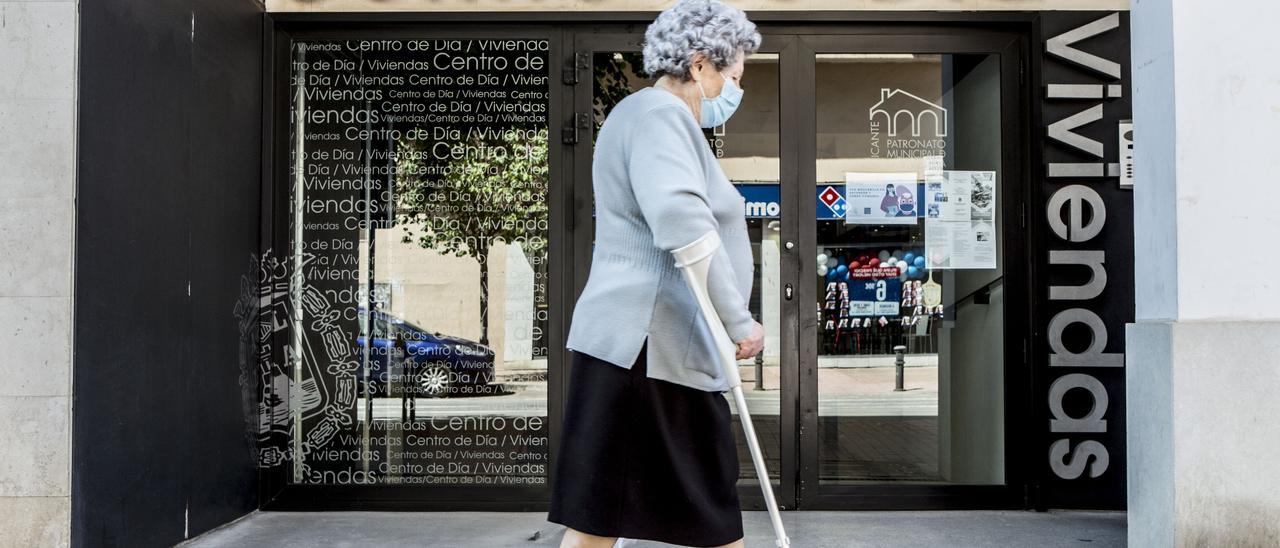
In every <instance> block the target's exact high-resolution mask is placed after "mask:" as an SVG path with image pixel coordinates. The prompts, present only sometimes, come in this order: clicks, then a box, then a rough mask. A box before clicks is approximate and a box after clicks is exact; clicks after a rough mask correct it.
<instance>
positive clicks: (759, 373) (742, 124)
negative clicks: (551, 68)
mask: <svg viewBox="0 0 1280 548" xmlns="http://www.w3.org/2000/svg"><path fill="white" fill-rule="evenodd" d="M641 39H642V35H640V34H633V33H617V34H607V33H598V34H597V33H593V34H579V35H578V37H577V43H576V45H575V54H574V56H575V57H574V60H573V63H574V65H575V67H576V68H575V69H574V70H576V74H573V75H571V74H570V73H566V83H569V85H572V86H574V94H573V95H574V97H575V103H574V106H573V109H574V112H575V114H574V118H573V119H572V124H573V126H572V127H566V128H565V130H566V133H565V137H566V142H569V141H574V143H573V145H574V146H573V147H572V149H573V152H572V154H573V156H574V166H575V167H574V174H575V177H574V179H575V180H574V192H575V198H574V204H575V209H576V221H575V237H574V240H575V242H577V245H576V246H575V251H576V255H575V267H574V271H575V272H576V273H577V276H578V278H577V279H575V287H576V288H577V290H578V292H580V291H581V288H582V286H583V284H585V283H586V273H587V271H588V270H589V264H590V257H591V246H592V241H593V239H594V236H593V234H594V223H593V214H592V211H593V207H594V206H593V201H592V198H591V196H592V194H591V179H590V175H591V153H590V152H591V148H590V144H591V143H592V142H593V139H594V135H595V131H596V129H598V128H599V127H600V124H602V123H603V122H604V119H605V116H607V115H608V114H609V111H610V110H611V109H612V108H613V106H614V105H616V104H617V103H618V102H619V101H621V100H622V99H623V98H624V97H626V96H627V95H628V94H630V93H632V92H634V91H636V90H638V89H640V88H642V87H644V86H649V85H652V83H653V78H652V77H651V76H650V75H649V74H646V73H645V72H644V69H643V58H642V55H641V53H640V47H641ZM794 42H795V40H794V39H793V37H789V36H787V37H777V36H768V37H766V39H765V41H764V44H763V46H762V48H761V51H760V52H759V53H757V54H755V55H753V56H751V57H750V58H748V59H747V61H746V69H745V71H744V73H743V78H742V88H743V89H744V91H745V95H744V99H743V103H742V105H741V106H740V107H739V108H738V110H737V112H736V113H735V114H734V116H733V118H732V119H731V120H729V122H727V123H726V124H725V125H723V126H720V127H716V128H713V129H710V130H707V131H706V138H707V146H708V147H710V148H711V149H712V150H713V151H714V152H715V154H716V156H717V157H718V158H720V162H721V167H722V168H723V169H724V172H725V174H726V175H727V176H728V177H729V179H730V180H731V181H732V182H733V184H734V185H735V186H737V188H738V190H739V191H740V192H741V193H742V195H743V197H744V208H745V210H744V214H745V215H746V217H747V227H748V230H749V232H750V235H751V240H752V253H753V255H754V259H755V278H754V280H753V284H752V293H751V301H750V305H749V306H750V309H751V312H752V314H753V315H755V317H756V319H757V321H759V322H760V323H761V324H762V325H763V326H764V328H765V334H766V335H765V345H764V346H765V348H764V352H762V353H761V354H760V355H759V356H757V357H756V358H755V359H753V360H743V361H741V362H740V363H739V368H740V371H741V375H742V379H743V388H744V390H745V392H746V396H747V402H748V407H749V410H750V411H751V416H752V419H753V421H754V424H755V427H756V431H757V434H758V435H759V437H760V445H761V448H762V450H763V452H764V455H765V459H766V461H767V463H768V468H769V473H770V478H771V480H772V482H773V485H774V489H775V493H776V494H777V498H778V501H779V504H780V505H781V506H783V507H785V508H794V504H795V503H794V478H795V471H796V468H795V466H796V461H795V459H794V458H788V457H786V455H788V454H790V455H794V454H795V439H796V437H795V435H796V429H795V427H794V426H795V424H796V418H795V416H794V410H795V405H794V402H795V401H796V400H795V398H796V397H797V394H798V393H797V392H796V385H795V379H796V373H797V369H796V368H795V365H796V363H795V360H794V358H791V359H788V357H787V356H794V355H795V354H794V349H795V339H794V336H793V334H794V332H795V330H794V326H795V311H794V309H789V308H788V306H793V305H794V303H795V302H798V301H795V300H794V299H788V298H787V297H786V295H788V294H792V295H793V293H794V287H795V278H794V276H795V272H796V269H795V263H796V261H795V260H796V258H797V257H799V255H797V254H796V253H795V252H794V245H793V249H791V250H789V249H787V248H786V246H785V243H784V242H786V241H794V239H795V238H794V236H790V233H791V232H792V231H794V230H795V226H796V225H795V224H794V215H792V214H790V213H788V211H790V210H794V208H795V207H797V206H796V204H795V203H794V202H790V201H789V200H790V197H789V196H790V194H791V193H790V191H789V190H787V189H789V188H790V187H791V186H793V185H794V184H795V183H794V181H795V178H794V174H795V172H796V171H795V163H794V158H792V157H790V156H789V153H788V152H784V151H785V150H789V149H786V148H785V145H784V144H785V143H788V142H791V141H792V139H788V135H786V131H788V130H790V128H791V127H792V126H791V125H790V124H784V118H785V116H784V108H786V107H785V106H784V99H783V97H782V93H783V91H782V88H783V87H785V86H784V85H783V82H785V81H786V79H787V75H786V73H785V70H786V69H784V65H783V63H782V61H781V59H782V57H783V56H785V55H793V54H794ZM788 46H791V49H788ZM575 81H576V83H573V82H575ZM784 126H786V127H787V128H788V129H786V130H784ZM788 162H789V163H788ZM789 219H790V220H792V221H793V222H792V224H791V225H787V224H786V223H787V221H788V220H789ZM788 287H790V291H789V290H788ZM786 402H791V404H790V405H788V404H787V403H786ZM730 409H734V407H733V405H732V402H730ZM735 413H736V410H735ZM734 433H735V435H736V436H737V437H738V446H739V452H738V454H739V462H740V470H741V472H740V474H741V481H740V483H739V486H740V490H741V496H742V500H743V504H744V507H748V508H750V507H755V508H763V498H762V497H761V496H760V489H759V483H758V480H757V478H756V475H755V470H754V468H753V465H752V463H751V457H750V453H749V452H748V450H747V445H746V440H745V438H743V437H742V431H741V429H740V428H739V427H738V426H737V419H736V415H735V426H734Z"/></svg>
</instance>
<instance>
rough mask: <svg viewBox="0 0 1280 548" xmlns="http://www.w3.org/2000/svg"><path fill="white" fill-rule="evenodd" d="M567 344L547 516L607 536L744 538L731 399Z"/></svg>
mask: <svg viewBox="0 0 1280 548" xmlns="http://www.w3.org/2000/svg"><path fill="white" fill-rule="evenodd" d="M647 346H648V342H647V341H646V343H645V348H644V349H641V351H640V356H639V357H638V358H637V359H636V363H635V364H634V365H633V366H632V367H631V369H630V370H627V369H623V368H621V367H618V366H616V365H613V364H611V363H608V362H605V361H603V360H601V359H599V358H596V357H594V356H590V355H587V354H582V353H578V352H574V351H570V352H569V354H570V356H571V359H570V373H569V375H570V377H569V393H568V396H567V398H566V401H565V410H564V414H565V419H564V429H563V430H562V431H561V434H560V451H559V453H558V455H559V456H558V460H557V461H556V467H555V471H554V474H553V475H552V485H551V510H550V513H549V515H548V517H547V519H548V520H549V521H551V522H553V523H559V524H561V525H564V526H566V527H570V528H573V529H576V530H578V531H581V532H584V533H588V534H592V535H598V536H603V537H626V538H632V539H644V540H655V541H659V542H666V543H668V544H678V545H682V546H720V545H723V544H728V543H730V542H733V541H735V540H738V539H740V538H742V510H741V507H740V506H739V503H738V490H737V481H738V471H739V470H738V455H737V448H736V446H735V442H734V437H733V433H732V432H731V431H730V420H731V416H730V414H729V403H728V402H727V401H725V398H724V396H723V395H721V393H719V392H707V391H703V390H698V389H695V388H690V387H686V386H682V385H678V384H674V383H670V382H667V381H661V380H656V379H650V378H648V377H646V376H645V370H646V368H645V349H647Z"/></svg>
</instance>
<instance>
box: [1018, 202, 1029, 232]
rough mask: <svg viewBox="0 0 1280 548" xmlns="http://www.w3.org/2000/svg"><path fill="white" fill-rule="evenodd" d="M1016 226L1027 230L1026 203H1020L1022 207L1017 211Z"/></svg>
mask: <svg viewBox="0 0 1280 548" xmlns="http://www.w3.org/2000/svg"><path fill="white" fill-rule="evenodd" d="M1018 224H1019V225H1021V227H1022V228H1027V203H1026V202H1022V207H1021V208H1019V211H1018Z"/></svg>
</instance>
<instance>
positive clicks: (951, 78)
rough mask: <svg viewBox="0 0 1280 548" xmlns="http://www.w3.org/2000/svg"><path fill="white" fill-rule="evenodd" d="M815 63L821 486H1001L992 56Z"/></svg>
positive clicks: (842, 58) (843, 58)
mask: <svg viewBox="0 0 1280 548" xmlns="http://www.w3.org/2000/svg"><path fill="white" fill-rule="evenodd" d="M816 61H817V73H816V86H817V97H816V109H817V117H816V120H817V132H818V134H817V186H816V188H815V189H814V199H815V203H816V208H817V220H816V225H815V226H814V234H815V236H816V241H817V245H818V249H817V250H816V251H817V257H816V260H817V261H818V273H819V277H818V279H816V280H815V282H814V283H815V284H816V290H817V296H818V302H816V303H814V308H813V309H812V313H814V314H816V315H817V319H818V333H817V337H818V340H817V348H818V364H817V365H818V398H819V405H818V413H819V422H818V436H819V441H818V446H819V455H818V460H819V477H820V479H821V481H824V482H886V481H895V482H902V481H906V482H943V483H1001V482H1003V481H1004V477H1003V469H1004V466H1003V456H1004V446H1003V426H1004V425H1003V375H1002V367H1003V356H1002V354H1001V349H1002V348H1003V335H1002V330H1003V322H1004V317H1003V293H1002V291H1001V285H1000V280H1001V279H1002V274H1003V270H1002V266H1003V265H1001V264H1000V263H999V258H1000V257H999V247H1000V246H999V240H1000V233H999V230H998V226H999V225H998V224H996V223H995V218H994V215H995V212H996V211H998V210H999V203H998V192H997V191H996V186H995V180H996V179H998V175H999V173H998V172H999V169H1000V147H1001V143H1000V133H999V121H1000V108H999V107H1000V102H999V88H998V82H999V71H998V64H997V58H996V57H995V56H988V55H915V54H821V55H818V56H817V59H816ZM958 170H971V171H974V172H990V181H991V183H990V185H988V186H983V185H978V184H974V185H971V186H962V185H961V183H960V182H959V179H960V178H959V177H958V176H957V177H952V176H953V175H956V174H958V173H959V171H958ZM982 177H986V175H982ZM953 179H954V180H953ZM964 180H965V181H966V183H965V184H968V181H970V180H971V178H969V177H966V178H965V179H964ZM982 180H983V181H986V180H987V179H986V178H983V179H982ZM961 188H964V189H965V190H964V191H963V192H960V191H958V190H957V189H961ZM970 189H972V192H970ZM948 200H950V201H948ZM964 200H975V201H978V202H985V203H986V206H987V208H986V209H983V210H981V211H978V210H973V209H971V207H970V204H968V203H965V202H964ZM975 211H976V213H975ZM984 215H985V216H984ZM961 220H962V222H961ZM966 261H967V262H966ZM975 292H981V293H982V294H983V297H982V298H974V295H975ZM899 353H901V358H902V361H903V362H904V363H903V367H902V370H901V373H900V375H901V376H900V377H899V372H898V368H897V366H896V360H897V359H898V354H899ZM899 379H901V380H899ZM899 383H900V384H901V386H899Z"/></svg>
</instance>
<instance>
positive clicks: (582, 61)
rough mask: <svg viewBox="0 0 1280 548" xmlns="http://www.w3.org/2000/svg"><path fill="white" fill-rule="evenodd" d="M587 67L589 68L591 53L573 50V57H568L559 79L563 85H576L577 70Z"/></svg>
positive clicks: (577, 79)
mask: <svg viewBox="0 0 1280 548" xmlns="http://www.w3.org/2000/svg"><path fill="white" fill-rule="evenodd" d="M589 68H591V54H590V53H588V52H585V51H579V52H575V53H574V54H573V58H572V59H569V62H568V63H566V64H565V65H564V70H563V72H562V73H561V80H562V81H563V82H564V83H565V85H569V86H573V85H577V84H578V81H579V78H578V73H579V71H583V70H587V69H589Z"/></svg>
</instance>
